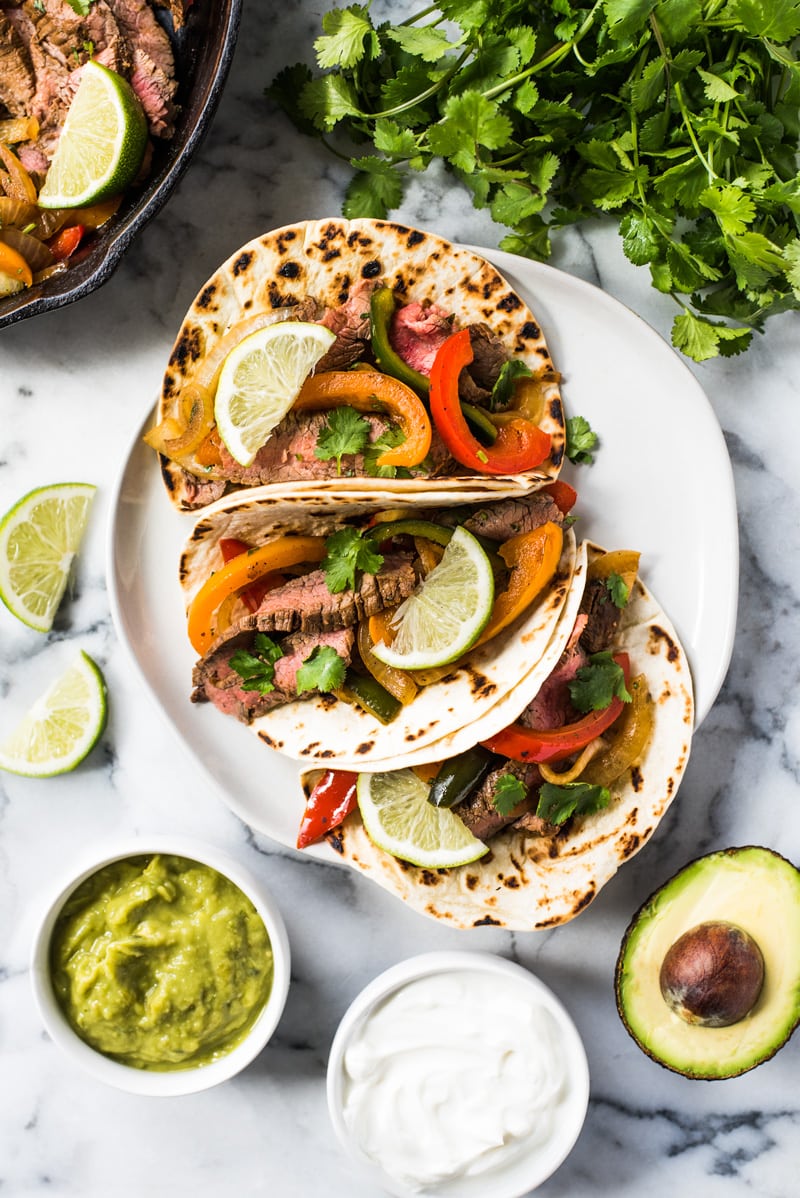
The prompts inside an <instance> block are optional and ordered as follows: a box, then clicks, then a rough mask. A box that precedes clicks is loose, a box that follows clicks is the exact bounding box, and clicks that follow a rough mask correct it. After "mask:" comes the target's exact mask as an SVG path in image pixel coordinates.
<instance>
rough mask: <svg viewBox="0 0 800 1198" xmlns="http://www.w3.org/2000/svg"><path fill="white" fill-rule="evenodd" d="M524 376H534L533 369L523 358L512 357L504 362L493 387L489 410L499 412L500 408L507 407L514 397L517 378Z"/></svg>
mask: <svg viewBox="0 0 800 1198" xmlns="http://www.w3.org/2000/svg"><path fill="white" fill-rule="evenodd" d="M522 378H533V371H532V370H531V368H530V366H529V365H528V364H527V362H523V360H522V358H511V359H509V361H508V362H504V363H503V365H502V366H501V367H500V373H499V375H498V376H497V382H496V383H495V385H494V387H492V394H491V397H490V399H489V410H490V411H492V412H497V411H498V410H499V409H502V408H507V407H508V405H509V404H510V403H511V400H512V399H513V398H514V384H515V383H516V381H517V379H522Z"/></svg>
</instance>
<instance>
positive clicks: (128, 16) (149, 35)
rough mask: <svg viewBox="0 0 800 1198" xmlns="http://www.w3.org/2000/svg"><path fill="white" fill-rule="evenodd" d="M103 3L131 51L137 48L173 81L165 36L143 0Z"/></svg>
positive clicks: (169, 47) (170, 51)
mask: <svg viewBox="0 0 800 1198" xmlns="http://www.w3.org/2000/svg"><path fill="white" fill-rule="evenodd" d="M107 3H108V5H109V7H110V9H111V11H112V12H113V14H114V16H115V18H116V21H117V24H118V25H119V27H120V29H121V30H122V33H123V36H124V37H125V39H126V41H127V42H128V45H129V46H130V48H131V50H132V51H133V50H141V51H142V53H143V54H145V55H147V57H148V58H149V60H150V62H151V63H152V64H153V65H154V66H156V67H158V68H159V70H160V71H162V72H163V74H164V75H165V76H166V78H167V79H169V80H174V78H175V61H174V59H173V56H172V46H171V45H170V40H169V37H168V36H167V34H166V32H165V31H164V29H162V27H161V26H160V25H159V23H158V21H157V20H156V17H155V14H154V12H153V10H152V8H151V7H150V5H149V4H147V3H146V0H107ZM173 94H174V93H173Z"/></svg>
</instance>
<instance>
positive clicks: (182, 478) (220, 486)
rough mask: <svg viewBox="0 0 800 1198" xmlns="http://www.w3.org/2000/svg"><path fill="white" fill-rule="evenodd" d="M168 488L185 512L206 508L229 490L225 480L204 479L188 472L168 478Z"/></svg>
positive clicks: (181, 472)
mask: <svg viewBox="0 0 800 1198" xmlns="http://www.w3.org/2000/svg"><path fill="white" fill-rule="evenodd" d="M167 478H168V482H167V486H168V487H169V489H170V491H171V492H172V496H173V498H174V500H175V502H176V503H177V505H178V507H180V509H181V510H182V511H184V512H190V511H193V510H194V509H195V508H199V507H206V505H207V504H209V503H214V502H215V500H217V499H221V498H222V496H223V495H224V494H225V492H226V491H227V489H228V484H227V482H226V481H225V479H224V478H223V479H202V478H197V476H196V475H194V474H190V473H189V471H188V470H183V469H181V470H179V471H178V473H177V476H175V475H173V474H170V475H168V476H167Z"/></svg>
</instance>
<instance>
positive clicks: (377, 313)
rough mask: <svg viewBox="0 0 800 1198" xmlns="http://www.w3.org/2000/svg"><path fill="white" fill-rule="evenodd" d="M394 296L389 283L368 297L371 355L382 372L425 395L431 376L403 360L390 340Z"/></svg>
mask: <svg viewBox="0 0 800 1198" xmlns="http://www.w3.org/2000/svg"><path fill="white" fill-rule="evenodd" d="M394 309H395V299H394V292H393V291H392V289H391V287H378V288H376V290H375V291H373V293H372V297H371V299H370V301H369V318H370V331H371V335H372V356H373V357H374V359H375V361H376V362H377V363H378V366H379V367H380V369H381V370H382V371H383V373H384V374H390V375H391V376H392V378H396V379H400V381H401V383H405V384H406V386H407V387H411V388H412V390H414V391H418V392H419V393H420V395H422V396H427V394H428V391H429V389H430V379H429V378H428V377H427V375H424V374H420V372H419V371H418V370H415V369H414V368H413V366H409V365H408V362H404V361H403V359H402V358H401V357H400V355H399V354H398V353H397V351H396V350H395V349H394V348H393V347H392V344H391V342H390V341H389V326H390V325H391V323H392V317H393V316H394Z"/></svg>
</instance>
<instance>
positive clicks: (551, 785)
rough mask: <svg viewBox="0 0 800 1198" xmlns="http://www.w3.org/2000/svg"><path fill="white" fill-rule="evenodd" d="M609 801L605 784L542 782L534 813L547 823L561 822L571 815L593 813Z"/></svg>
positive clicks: (605, 805)
mask: <svg viewBox="0 0 800 1198" xmlns="http://www.w3.org/2000/svg"><path fill="white" fill-rule="evenodd" d="M610 802H611V792H610V791H609V790H608V788H607V787H605V786H592V785H590V784H589V783H588V782H564V783H561V784H558V783H556V782H544V783H543V784H542V787H541V789H540V791H539V802H538V804H537V806H536V814H537V815H538V816H539V817H540V818H541V819H546V820H547V822H548V823H549V824H563V823H566V821H567V820H568V819H569V818H570V817H571V816H573V815H594V813H595V812H596V811H602V810H603V808H604V807H607V806H608V804H609V803H610Z"/></svg>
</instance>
